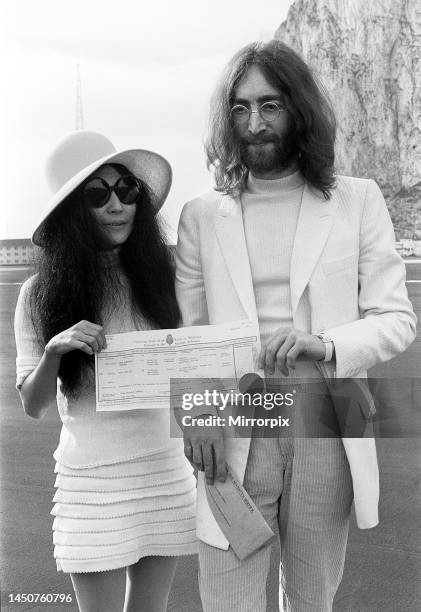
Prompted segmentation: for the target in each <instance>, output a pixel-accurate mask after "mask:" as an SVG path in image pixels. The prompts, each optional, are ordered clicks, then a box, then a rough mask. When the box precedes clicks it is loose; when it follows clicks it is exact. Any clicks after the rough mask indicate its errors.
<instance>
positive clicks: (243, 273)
mask: <svg viewBox="0 0 421 612" xmlns="http://www.w3.org/2000/svg"><path fill="white" fill-rule="evenodd" d="M214 225H215V232H216V235H217V238H218V242H219V245H220V248H221V252H222V255H223V257H224V260H225V264H226V266H227V269H228V271H229V274H230V276H231V280H232V283H233V285H234V287H235V290H236V291H237V294H238V297H239V299H240V302H241V304H242V306H243V308H244V310H245V312H246V314H247V317H248V318H249V319H257V312H256V302H255V298H254V291H253V281H252V277H251V271H250V263H249V257H248V252H247V246H246V238H245V234H244V225H243V216H242V214H241V204H240V202H239V200H237V199H234V198H232V197H231V196H228V195H224V196H222V198H221V203H220V205H219V208H218V210H217V211H216V214H215V217H214Z"/></svg>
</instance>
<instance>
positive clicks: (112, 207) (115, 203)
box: [107, 191, 123, 213]
mask: <svg viewBox="0 0 421 612" xmlns="http://www.w3.org/2000/svg"><path fill="white" fill-rule="evenodd" d="M107 210H108V212H112V213H116V212H121V211H122V210H123V205H122V203H121V202H120V200H119V198H118V197H117V194H115V193H114V191H112V192H111V195H110V199H109V200H108V202H107Z"/></svg>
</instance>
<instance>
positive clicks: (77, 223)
mask: <svg viewBox="0 0 421 612" xmlns="http://www.w3.org/2000/svg"><path fill="white" fill-rule="evenodd" d="M110 166H112V167H113V168H115V169H116V170H117V171H118V172H120V173H121V174H130V172H129V171H128V170H127V169H126V168H125V167H124V166H121V165H120V164H110ZM42 240H43V244H44V246H43V248H42V249H40V255H39V259H38V262H37V272H38V274H37V275H36V276H35V279H34V284H33V285H32V289H31V298H30V300H31V301H30V305H31V314H32V321H33V324H34V327H35V331H36V333H37V336H38V339H39V341H40V344H42V345H45V344H47V342H48V341H49V340H50V339H51V338H52V337H53V336H55V335H57V334H58V333H60V332H62V331H64V330H66V329H68V328H69V327H72V326H73V325H75V324H76V323H78V322H79V321H81V320H87V321H90V322H92V323H97V324H99V325H101V324H102V323H103V321H102V313H103V309H104V307H106V306H107V305H108V306H109V305H110V303H111V304H112V303H113V299H114V300H118V292H119V283H118V280H117V272H116V269H115V266H112V267H110V265H107V263H106V262H107V258H106V255H105V254H104V250H103V249H104V248H105V247H106V244H104V238H103V235H102V234H101V232H100V230H99V228H98V225H97V223H96V221H95V220H94V218H93V216H92V213H91V212H90V211H89V209H88V208H87V206H86V204H85V203H84V202H83V199H82V197H81V192H80V189H78V190H76V191H75V192H73V193H72V194H71V195H70V196H69V198H68V200H67V201H66V202H65V203H63V205H62V206H60V209H59V210H58V211H57V213H56V214H55V215H54V214H53V215H52V216H51V217H50V218H49V219H48V221H47V223H46V225H45V227H44V230H43V236H42ZM119 265H120V266H121V268H122V270H123V272H124V273H125V276H126V277H127V279H128V282H129V285H130V291H131V296H132V310H133V314H134V316H136V314H137V315H140V316H143V317H145V318H146V319H147V320H148V321H149V322H150V323H151V324H152V325H154V326H156V327H158V328H173V327H177V326H178V324H179V321H180V311H179V308H178V306H177V302H176V298H175V289H174V268H173V265H172V259H171V253H170V251H169V249H168V247H167V245H166V244H165V241H164V237H163V232H162V229H161V228H160V226H159V223H158V220H157V218H156V215H155V211H154V209H153V206H152V203H151V198H150V196H149V193H148V188H147V186H146V185H145V184H143V189H142V192H141V195H140V197H139V200H138V201H137V204H136V213H135V217H134V222H133V229H132V232H131V234H130V236H129V238H128V239H127V241H126V242H125V243H124V244H123V245H122V247H121V250H120V252H119ZM120 288H121V286H120ZM116 303H117V302H116ZM93 362H94V360H93V357H92V356H89V355H87V354H86V353H84V352H82V351H80V350H74V351H71V352H69V353H67V354H65V355H63V356H62V359H61V365H60V370H59V378H60V379H61V383H62V389H63V391H64V393H66V394H72V393H73V392H74V391H75V390H76V389H77V387H78V386H79V385H80V384H81V382H82V381H83V377H84V376H85V375H86V373H87V370H88V369H89V368H92V367H93Z"/></svg>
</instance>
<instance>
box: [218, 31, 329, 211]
mask: <svg viewBox="0 0 421 612" xmlns="http://www.w3.org/2000/svg"><path fill="white" fill-rule="evenodd" d="M250 66H257V67H258V68H260V70H261V71H262V73H263V74H264V76H265V78H266V79H267V81H268V82H269V83H270V84H271V85H272V86H273V87H275V88H276V89H277V90H278V91H279V92H280V94H281V97H282V99H283V101H284V103H285V106H286V109H287V111H288V113H289V115H290V118H291V119H292V127H293V138H295V143H296V146H297V150H298V156H297V160H296V161H297V165H298V168H299V170H300V171H301V173H302V174H303V176H304V178H305V179H306V180H307V181H308V182H309V183H310V184H311V185H312V186H313V187H315V188H317V189H319V190H320V191H322V193H323V195H324V197H325V198H326V199H329V197H330V193H331V190H332V188H333V187H334V185H335V179H334V161H335V155H334V143H335V135H336V121H335V115H334V113H333V110H332V107H331V104H330V102H329V99H328V97H327V95H326V93H325V92H324V91H323V88H322V86H321V84H319V83H317V81H316V78H315V77H314V76H313V74H312V72H311V70H310V69H309V67H308V66H307V64H306V63H305V62H304V61H303V60H302V59H301V57H300V56H299V55H297V53H295V52H294V51H293V50H292V49H291V48H290V47H288V46H287V45H285V44H284V43H282V42H280V41H277V40H271V41H270V42H268V43H251V44H249V45H247V46H246V47H244V48H243V49H241V50H240V51H239V52H238V53H237V54H236V55H235V56H234V57H233V58H232V60H231V61H230V63H229V64H228V66H227V68H226V71H225V73H224V74H223V77H222V79H221V81H220V83H219V85H218V87H217V89H216V91H215V94H214V97H213V99H212V102H211V117H210V128H209V137H208V139H207V142H206V153H207V159H208V168H212V169H213V170H214V173H215V181H216V190H217V191H222V192H224V193H230V194H237V193H238V192H239V191H241V190H242V189H243V188H244V184H245V179H246V176H247V168H246V166H245V165H244V164H243V163H242V162H241V159H240V149H239V144H238V142H237V139H236V137H235V133H234V129H233V125H232V121H231V119H230V110H231V108H232V105H233V100H234V95H235V90H236V88H237V86H238V84H239V82H240V80H241V79H242V78H243V76H244V75H245V74H246V73H247V70H248V69H249V68H250Z"/></svg>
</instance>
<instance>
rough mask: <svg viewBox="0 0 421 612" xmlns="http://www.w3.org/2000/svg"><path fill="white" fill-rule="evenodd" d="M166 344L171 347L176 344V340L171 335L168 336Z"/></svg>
mask: <svg viewBox="0 0 421 612" xmlns="http://www.w3.org/2000/svg"><path fill="white" fill-rule="evenodd" d="M165 342H166V343H167V344H168V346H171V344H174V338H173V337H172V335H171V334H168V336H167V337H166V338H165Z"/></svg>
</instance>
